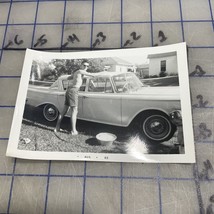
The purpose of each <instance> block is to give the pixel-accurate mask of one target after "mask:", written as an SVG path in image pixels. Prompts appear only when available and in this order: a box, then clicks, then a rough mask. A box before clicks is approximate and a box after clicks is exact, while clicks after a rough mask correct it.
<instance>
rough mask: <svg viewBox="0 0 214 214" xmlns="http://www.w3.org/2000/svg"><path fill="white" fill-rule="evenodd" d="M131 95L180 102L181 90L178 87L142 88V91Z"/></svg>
mask: <svg viewBox="0 0 214 214" xmlns="http://www.w3.org/2000/svg"><path fill="white" fill-rule="evenodd" d="M129 94H130V95H141V96H142V95H143V97H148V98H149V97H151V98H154V97H156V98H159V99H172V100H180V88H179V87H178V86H169V87H168V86H167V87H142V88H141V89H139V90H137V91H133V92H129Z"/></svg>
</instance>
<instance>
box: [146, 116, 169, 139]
mask: <svg viewBox="0 0 214 214" xmlns="http://www.w3.org/2000/svg"><path fill="white" fill-rule="evenodd" d="M143 131H144V133H145V135H146V136H147V137H148V138H150V139H152V140H163V139H165V138H167V137H168V136H169V134H170V132H171V124H170V122H169V121H168V120H167V119H166V118H165V117H164V116H161V115H152V116H150V117H148V118H146V120H145V121H144V122H143Z"/></svg>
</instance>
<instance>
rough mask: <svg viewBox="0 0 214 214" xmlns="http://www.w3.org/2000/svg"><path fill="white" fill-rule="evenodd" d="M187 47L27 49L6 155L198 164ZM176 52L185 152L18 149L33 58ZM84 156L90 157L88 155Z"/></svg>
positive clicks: (70, 57) (47, 158) (54, 158)
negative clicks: (145, 152) (43, 50)
mask: <svg viewBox="0 0 214 214" xmlns="http://www.w3.org/2000/svg"><path fill="white" fill-rule="evenodd" d="M186 49H187V46H186V43H179V44H174V45H168V46H162V47H153V48H135V49H122V50H108V51H87V52H71V53H53V52H40V51H33V50H30V49H27V51H26V56H25V61H24V65H23V70H22V76H21V80H20V86H19V90H18V96H17V100H16V107H15V111H14V116H13V121H12V127H11V131H10V136H9V142H8V148H7V153H6V155H7V156H12V157H18V158H25V159H39V160H81V161H107V162H150V163H195V148H194V138H193V125H192V112H191V102H190V88H189V76H188V65H187V52H186ZM173 51H176V52H177V65H178V75H179V86H180V98H181V109H182V118H183V131H184V144H185V145H184V148H185V154H175V155H173V154H167V155H164V154H161V155H152V154H145V155H143V156H141V157H140V158H139V159H137V158H134V157H132V156H131V155H128V154H106V153H102V154H101V153H79V152H78V153H77V152H38V151H25V150H19V149H17V147H18V142H19V134H20V130H21V125H22V118H23V113H24V108H25V99H26V96H27V89H28V83H29V78H30V72H31V66H32V61H33V60H35V59H41V60H42V59H43V58H45V59H49V58H50V59H53V58H56V59H81V58H98V57H116V56H119V55H120V56H121V57H122V56H128V55H130V56H134V55H139V54H140V53H147V54H158V53H167V52H173ZM85 156H87V157H88V156H90V158H87V157H85ZM106 157H108V159H105V158H106Z"/></svg>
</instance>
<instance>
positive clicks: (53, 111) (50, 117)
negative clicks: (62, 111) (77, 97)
mask: <svg viewBox="0 0 214 214" xmlns="http://www.w3.org/2000/svg"><path fill="white" fill-rule="evenodd" d="M58 115H59V111H58V109H57V108H56V107H55V106H54V105H52V104H46V105H45V106H44V108H43V116H44V118H45V119H46V120H47V121H50V122H52V121H55V120H56V119H57V118H58Z"/></svg>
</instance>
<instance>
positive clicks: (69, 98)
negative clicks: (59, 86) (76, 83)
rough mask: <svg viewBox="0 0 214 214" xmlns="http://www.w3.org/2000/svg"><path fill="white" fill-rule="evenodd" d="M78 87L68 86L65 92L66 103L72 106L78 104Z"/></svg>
mask: <svg viewBox="0 0 214 214" xmlns="http://www.w3.org/2000/svg"><path fill="white" fill-rule="evenodd" d="M78 92H79V89H78V88H68V89H67V91H66V93H65V105H67V106H71V107H75V106H76V107H77V106H78Z"/></svg>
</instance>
